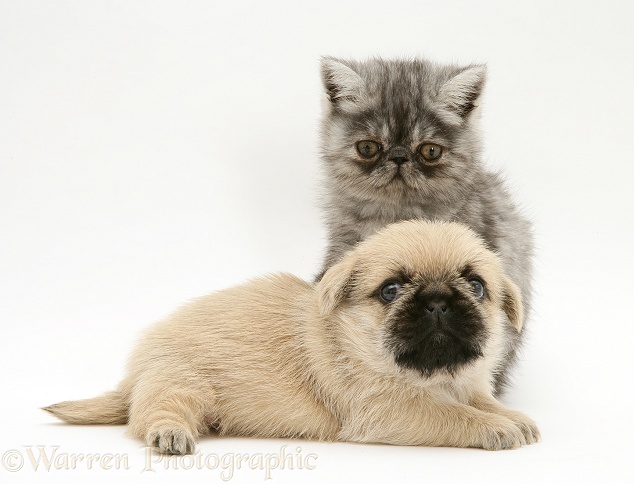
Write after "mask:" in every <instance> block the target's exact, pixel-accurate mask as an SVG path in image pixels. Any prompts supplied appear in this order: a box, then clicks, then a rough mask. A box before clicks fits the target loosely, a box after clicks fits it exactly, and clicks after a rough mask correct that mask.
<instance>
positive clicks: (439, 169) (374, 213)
mask: <svg viewBox="0 0 634 484" xmlns="http://www.w3.org/2000/svg"><path fill="white" fill-rule="evenodd" d="M321 75H322V82H323V85H324V88H325V94H326V100H325V102H324V104H325V108H324V115H323V122H322V129H321V154H322V158H323V163H324V165H325V170H326V182H327V183H326V187H325V188H326V198H325V209H326V214H327V228H328V239H329V246H328V249H327V254H326V257H325V261H324V265H323V270H322V274H323V271H325V270H326V269H327V268H329V267H330V266H331V265H333V264H334V263H335V262H336V261H337V260H338V259H339V258H340V257H341V256H342V255H343V253H344V252H346V251H347V250H348V249H350V248H352V247H353V246H354V245H355V244H356V243H357V242H359V241H360V240H363V239H365V238H366V237H368V236H369V235H371V234H373V233H374V232H376V231H377V230H378V229H380V228H381V227H383V226H385V225H387V224H389V223H392V222H396V221H398V220H403V219H413V218H425V219H439V220H446V221H456V222H461V223H463V224H466V225H467V226H469V227H471V229H473V230H474V231H475V232H477V233H478V234H480V235H481V236H482V237H483V238H484V239H485V240H486V241H487V243H488V245H489V247H490V248H491V249H493V250H495V251H496V252H498V253H499V255H500V256H501V258H502V260H503V262H504V265H505V270H506V272H507V274H508V276H509V277H510V278H511V279H512V280H513V281H514V282H515V283H516V284H517V285H518V286H519V287H520V289H521V291H522V297H523V300H524V311H525V314H528V312H529V309H530V301H531V273H532V262H531V259H532V252H533V238H532V231H531V224H530V223H529V222H528V220H526V219H525V218H524V217H523V216H522V215H521V214H520V213H519V211H518V209H517V207H516V206H515V204H514V203H513V201H512V200H511V197H510V195H509V193H508V191H507V190H506V188H505V187H504V182H503V180H502V179H501V177H500V176H499V175H498V174H496V173H491V172H489V171H487V170H486V169H485V168H484V167H483V166H482V163H481V160H480V157H481V142H480V133H479V131H478V116H479V109H478V98H479V97H480V94H481V92H482V89H483V86H484V83H485V78H486V67H485V66H483V65H470V66H466V67H459V66H453V65H439V64H435V63H432V62H429V61H426V60H412V61H408V60H383V59H372V60H368V61H365V62H358V61H348V60H340V59H335V58H331V57H326V58H323V59H322V64H321ZM507 327H508V331H507V334H508V337H507V338H506V341H507V348H506V354H507V357H506V358H505V364H504V365H503V366H502V367H501V368H499V371H498V372H497V374H496V376H495V381H494V386H495V391H496V393H498V394H499V393H500V392H501V391H502V390H503V388H504V387H505V386H506V385H507V384H508V382H509V371H510V368H511V367H512V365H513V363H514V362H515V360H516V357H517V352H518V350H519V348H520V345H521V342H522V335H523V333H520V334H518V333H517V332H516V331H515V330H514V329H513V328H512V326H511V325H510V323H509V324H508V325H507Z"/></svg>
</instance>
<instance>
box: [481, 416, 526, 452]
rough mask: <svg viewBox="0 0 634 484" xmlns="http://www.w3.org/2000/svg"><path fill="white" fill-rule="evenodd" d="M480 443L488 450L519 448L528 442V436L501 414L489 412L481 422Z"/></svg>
mask: <svg viewBox="0 0 634 484" xmlns="http://www.w3.org/2000/svg"><path fill="white" fill-rule="evenodd" d="M479 433H480V436H479V437H480V438H479V439H478V445H476V447H481V448H483V449H486V450H506V449H517V448H518V447H521V446H522V445H524V444H526V437H524V433H523V432H522V430H521V429H520V428H519V427H518V426H517V425H515V423H514V422H513V421H512V420H510V419H508V418H506V417H502V416H500V415H493V414H489V415H488V416H487V418H486V419H485V421H484V422H481V424H480V431H479Z"/></svg>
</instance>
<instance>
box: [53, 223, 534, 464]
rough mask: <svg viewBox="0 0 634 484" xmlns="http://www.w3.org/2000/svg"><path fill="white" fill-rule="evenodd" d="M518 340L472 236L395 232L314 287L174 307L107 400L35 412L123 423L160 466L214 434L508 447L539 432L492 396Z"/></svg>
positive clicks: (268, 281)
mask: <svg viewBox="0 0 634 484" xmlns="http://www.w3.org/2000/svg"><path fill="white" fill-rule="evenodd" d="M505 314H506V315H507V316H508V320H510V321H511V323H512V324H513V326H514V327H505V326H504V324H505V323H504V322H505V321H507V318H505V317H504V315H505ZM506 324H507V325H508V323H506ZM521 328H522V303H521V300H520V294H519V291H518V289H517V287H516V286H515V285H514V284H513V283H512V282H510V281H509V279H507V277H506V276H505V275H504V273H503V272H502V266H501V264H500V261H499V259H498V257H497V256H496V255H495V254H493V253H492V252H490V251H489V250H487V249H486V247H485V245H484V243H483V242H482V240H481V239H479V238H478V237H477V236H476V235H475V234H474V233H473V232H472V231H470V230H469V229H467V228H465V227H464V226H461V225H458V224H451V223H433V222H423V221H408V222H401V223H398V224H394V225H390V226H388V227H386V228H384V229H383V230H381V231H380V232H378V233H377V234H376V235H374V236H372V237H370V238H368V239H367V240H366V241H364V242H362V243H360V244H359V245H358V246H357V247H356V248H355V249H353V250H352V251H350V252H349V253H348V254H346V255H345V256H344V257H343V259H342V260H341V261H340V262H339V263H337V264H336V265H334V266H333V267H331V268H330V269H329V270H328V271H327V272H326V274H325V275H324V277H323V279H322V280H321V281H320V282H319V283H318V284H316V285H315V286H312V285H311V284H309V283H307V282H305V281H302V280H300V279H297V278H296V277H294V276H291V275H288V274H280V275H276V276H271V277H267V278H263V279H259V280H256V281H253V282H249V283H246V284H244V285H241V286H238V287H234V288H232V289H228V290H225V291H221V292H218V293H216V294H212V295H210V296H206V297H203V298H201V299H199V300H197V301H195V302H193V303H191V304H189V305H187V306H185V307H184V308H182V309H180V310H179V311H177V312H176V313H175V314H174V315H173V316H172V317H170V318H169V319H167V320H165V321H163V322H161V323H159V324H157V325H155V326H153V327H151V328H150V329H149V330H148V331H147V333H146V334H145V336H144V337H143V338H142V339H141V341H140V343H139V345H138V347H137V348H136V351H135V352H134V353H133V355H132V358H131V359H130V362H129V368H128V373H127V376H126V378H125V379H124V380H123V382H121V384H120V386H119V388H118V389H117V390H115V391H112V392H109V393H106V394H105V395H103V396H100V397H96V398H92V399H88V400H80V401H75V402H63V403H58V404H55V405H52V406H50V407H47V408H45V410H47V411H48V412H50V413H52V414H53V415H55V416H57V417H59V418H60V419H62V420H65V421H66V422H69V423H77V424H99V423H102V424H124V423H127V424H129V426H130V431H131V433H132V434H133V435H135V436H138V437H140V438H142V439H144V440H145V441H146V442H147V444H148V445H151V446H154V447H156V448H157V449H158V450H159V451H160V452H163V453H171V454H183V453H188V452H192V451H193V449H194V446H195V442H196V441H197V439H198V437H199V436H200V435H202V434H205V433H209V432H210V431H217V432H219V433H220V434H229V435H250V436H259V437H304V438H307V439H319V440H342V441H352V442H378V443H387V444H397V445H435V446H457V447H480V448H484V449H492V450H497V449H509V448H515V447H519V446H520V445H522V444H530V443H533V442H536V441H537V440H538V439H539V432H538V430H537V427H536V426H535V424H534V423H533V422H532V421H531V420H530V419H529V418H527V417H526V416H524V415H523V414H521V413H519V412H515V411H513V410H509V409H507V408H505V407H504V406H502V405H501V404H500V403H498V402H497V401H496V400H495V399H494V398H493V397H492V396H491V395H492V390H493V386H492V384H493V381H494V377H495V372H496V371H497V370H498V369H499V368H500V365H502V364H503V361H504V355H503V354H502V348H503V341H504V333H505V332H508V331H520V330H521Z"/></svg>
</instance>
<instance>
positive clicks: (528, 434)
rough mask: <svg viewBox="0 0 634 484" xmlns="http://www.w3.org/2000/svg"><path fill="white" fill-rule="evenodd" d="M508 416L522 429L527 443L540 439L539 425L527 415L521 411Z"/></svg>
mask: <svg viewBox="0 0 634 484" xmlns="http://www.w3.org/2000/svg"><path fill="white" fill-rule="evenodd" d="M507 417H508V418H510V419H511V420H512V421H513V423H514V424H515V425H516V426H517V427H518V428H519V429H520V430H521V431H522V434H524V439H526V443H527V444H534V443H535V442H539V441H540V439H541V435H540V434H539V429H538V428H537V425H536V424H535V422H533V421H532V420H531V419H530V418H528V417H527V416H526V415H524V414H523V413H521V412H512V413H510V414H509V415H507Z"/></svg>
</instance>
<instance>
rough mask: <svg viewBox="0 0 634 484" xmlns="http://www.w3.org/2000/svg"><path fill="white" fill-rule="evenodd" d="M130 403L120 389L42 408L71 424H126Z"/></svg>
mask: <svg viewBox="0 0 634 484" xmlns="http://www.w3.org/2000/svg"><path fill="white" fill-rule="evenodd" d="M128 409H129V404H128V402H127V399H126V397H125V395H124V393H123V392H122V391H120V390H114V391H112V392H108V393H104V394H103V395H101V396H99V397H95V398H88V399H86V400H74V401H69V402H60V403H56V404H54V405H51V406H49V407H44V408H42V410H45V411H46V412H48V413H50V414H51V415H54V416H55V417H57V418H59V419H60V420H63V421H64V422H68V423H70V424H84V425H85V424H111V425H117V424H125V423H127V422H128Z"/></svg>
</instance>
